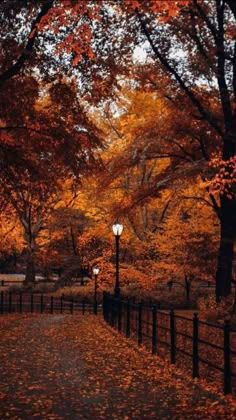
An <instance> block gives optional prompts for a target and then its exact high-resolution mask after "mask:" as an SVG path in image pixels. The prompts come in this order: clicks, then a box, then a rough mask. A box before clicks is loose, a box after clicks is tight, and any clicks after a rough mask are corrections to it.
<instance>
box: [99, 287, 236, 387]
mask: <svg viewBox="0 0 236 420" xmlns="http://www.w3.org/2000/svg"><path fill="white" fill-rule="evenodd" d="M103 317H104V319H105V321H106V322H107V323H109V324H110V325H111V326H112V327H114V328H116V329H117V330H118V331H119V332H122V333H124V334H125V335H126V337H130V338H133V339H135V340H137V342H138V344H139V345H141V344H143V345H145V346H146V347H147V348H148V349H150V351H151V352H152V354H158V355H160V356H162V357H168V358H169V360H170V363H172V364H175V363H177V364H178V365H179V366H180V367H181V366H182V367H183V366H184V369H185V371H188V372H189V373H191V374H192V377H193V378H197V377H199V376H200V375H201V377H205V378H207V379H208V380H212V381H215V382H216V381H220V382H221V383H222V384H223V390H224V393H225V394H229V393H232V392H233V389H234V387H235V386H236V330H235V329H233V328H232V327H231V326H230V323H229V321H225V323H224V324H215V323H210V322H203V321H200V320H199V319H198V315H197V313H195V314H194V316H193V317H192V318H191V317H190V318H188V317H186V316H182V315H178V314H176V313H175V311H174V310H173V309H172V310H170V311H164V310H160V309H158V308H157V307H156V306H153V307H150V306H149V307H148V306H145V305H144V304H143V303H138V304H137V303H133V302H131V301H130V300H122V299H117V298H115V297H114V296H113V295H110V294H108V293H104V299H103Z"/></svg>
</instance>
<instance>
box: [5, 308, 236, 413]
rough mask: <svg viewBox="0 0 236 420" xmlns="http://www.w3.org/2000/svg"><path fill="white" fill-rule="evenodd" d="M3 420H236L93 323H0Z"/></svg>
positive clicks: (216, 398)
mask: <svg viewBox="0 0 236 420" xmlns="http://www.w3.org/2000/svg"><path fill="white" fill-rule="evenodd" d="M0 333H1V364H0V419H1V420H3V419H18V420H19V419H23V420H28V419H47V420H49V419H50V420H54V419H70V420H77V419H89V420H100V419H108V420H109V419H111V420H112V419H117V420H128V419H132V420H138V419H140V420H141V419H150V420H151V419H172V420H177V419H183V420H184V419H204V420H207V419H222V420H223V419H236V410H235V408H234V407H233V404H232V401H231V398H230V397H228V398H227V399H225V398H223V396H222V395H219V394H215V393H212V392H209V391H207V390H206V389H204V388H202V387H200V386H199V384H197V383H196V384H193V383H191V381H188V380H187V379H184V378H183V377H181V376H180V375H176V374H174V372H173V369H171V368H169V367H168V366H166V365H164V363H163V361H162V360H160V359H159V358H158V357H152V356H150V355H149V354H148V353H147V352H146V351H145V349H143V348H138V347H137V346H136V345H135V344H134V343H132V342H131V341H129V340H127V339H125V338H124V337H122V336H120V335H118V333H116V332H113V331H112V330H111V328H110V327H108V326H106V325H105V323H104V322H103V321H102V320H101V319H99V318H96V317H94V316H93V315H87V316H82V315H81V316H70V315H67V316H66V315H34V316H32V315H21V316H20V315H9V316H4V317H1V318H0Z"/></svg>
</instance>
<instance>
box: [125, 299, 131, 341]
mask: <svg viewBox="0 0 236 420" xmlns="http://www.w3.org/2000/svg"><path fill="white" fill-rule="evenodd" d="M125 335H126V337H127V338H129V337H130V300H129V299H128V300H127V306H126V334H125Z"/></svg>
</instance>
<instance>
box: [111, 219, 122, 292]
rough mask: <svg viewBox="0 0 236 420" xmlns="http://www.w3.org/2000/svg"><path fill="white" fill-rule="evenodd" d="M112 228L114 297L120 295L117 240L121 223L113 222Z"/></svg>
mask: <svg viewBox="0 0 236 420" xmlns="http://www.w3.org/2000/svg"><path fill="white" fill-rule="evenodd" d="M112 230H113V233H114V236H115V241H116V282H115V288H114V295H115V297H119V296H120V282H119V240H120V235H121V234H122V231H123V225H122V224H121V223H119V222H115V223H114V225H113V226H112Z"/></svg>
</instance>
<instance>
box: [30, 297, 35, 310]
mask: <svg viewBox="0 0 236 420" xmlns="http://www.w3.org/2000/svg"><path fill="white" fill-rule="evenodd" d="M30 306H31V307H30V310H31V313H33V312H34V295H33V293H32V294H31V305H30Z"/></svg>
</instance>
